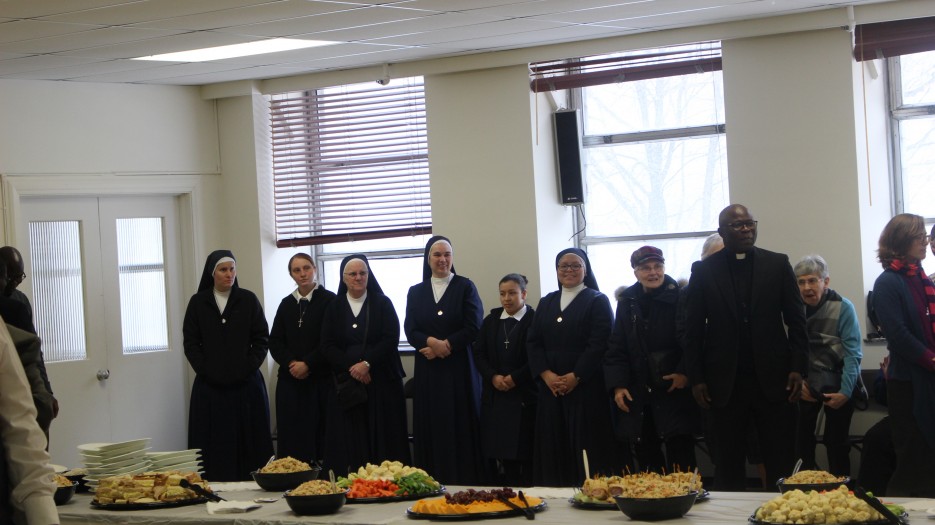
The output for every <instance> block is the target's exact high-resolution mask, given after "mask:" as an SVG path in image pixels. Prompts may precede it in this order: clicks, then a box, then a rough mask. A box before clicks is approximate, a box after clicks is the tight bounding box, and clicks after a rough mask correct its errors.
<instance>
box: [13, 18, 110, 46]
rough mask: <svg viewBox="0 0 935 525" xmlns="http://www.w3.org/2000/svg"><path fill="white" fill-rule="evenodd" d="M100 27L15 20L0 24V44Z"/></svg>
mask: <svg viewBox="0 0 935 525" xmlns="http://www.w3.org/2000/svg"><path fill="white" fill-rule="evenodd" d="M101 27H102V26H97V25H87V24H81V25H78V24H61V23H58V22H37V21H35V20H16V21H13V22H4V23H0V42H17V41H21V40H33V39H37V38H46V37H53V36H60V35H70V34H74V33H81V32H84V31H91V30H93V29H99V28H101Z"/></svg>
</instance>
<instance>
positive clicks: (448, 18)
mask: <svg viewBox="0 0 935 525" xmlns="http://www.w3.org/2000/svg"><path fill="white" fill-rule="evenodd" d="M495 20H496V19H493V18H489V17H482V16H476V15H465V14H461V13H440V14H437V15H432V16H426V17H422V18H415V19H410V20H400V21H397V22H389V23H385V24H376V25H368V26H359V27H349V28H343V29H333V30H327V31H320V32H314V33H305V34H300V35H295V37H296V38H317V39H321V40H338V41H342V42H351V41H361V42H367V41H372V40H377V39H380V38H386V37H391V36H402V35H409V34H416V33H426V32H430V31H443V30H446V29H450V28H453V27H463V26H473V25H480V24H484V23H487V22H493V21H495Z"/></svg>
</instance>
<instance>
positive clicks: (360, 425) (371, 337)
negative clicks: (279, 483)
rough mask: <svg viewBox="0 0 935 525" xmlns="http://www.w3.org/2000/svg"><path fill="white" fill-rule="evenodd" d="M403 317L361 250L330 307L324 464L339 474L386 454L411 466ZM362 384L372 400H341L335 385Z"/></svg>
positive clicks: (345, 268)
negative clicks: (401, 330) (401, 344)
mask: <svg viewBox="0 0 935 525" xmlns="http://www.w3.org/2000/svg"><path fill="white" fill-rule="evenodd" d="M398 348H399V317H398V316H397V315H396V309H395V308H394V307H393V303H392V302H391V301H390V299H389V297H387V296H386V295H384V294H383V289H382V288H380V283H378V282H377V278H376V277H375V276H374V275H373V272H372V271H371V270H370V262H369V261H368V260H367V257H366V256H364V255H362V254H359V253H357V254H353V255H349V256H347V257H345V258H344V260H343V261H341V284H340V285H339V286H338V294H337V297H336V298H335V299H334V301H332V302H331V304H330V305H329V306H328V308H327V310H326V311H325V317H324V322H323V325H322V335H321V352H322V355H323V356H324V357H325V359H326V360H327V361H328V362H329V363H330V364H331V369H332V370H333V371H334V379H333V381H332V382H331V387H330V388H329V402H328V404H329V410H328V421H327V423H326V426H327V428H328V432H327V434H326V437H325V468H332V469H334V470H335V472H338V473H339V474H341V475H346V474H347V473H348V472H356V471H357V469H358V468H359V467H361V466H363V465H365V464H366V463H380V462H381V461H383V460H390V461H400V462H402V463H403V464H406V465H409V464H411V460H410V454H409V434H408V428H407V423H406V421H407V419H406V398H405V396H404V394H403V377H405V375H406V374H405V372H404V371H403V365H402V362H401V361H400V359H399V349H398ZM348 381H349V382H351V383H358V384H357V385H355V387H357V388H360V386H359V385H364V386H363V390H365V391H366V393H367V394H366V398H365V399H363V398H361V399H358V401H359V402H358V403H357V404H354V405H353V406H342V405H343V403H342V401H341V400H340V399H339V398H338V393H337V389H336V386H337V385H339V384H341V383H343V382H348Z"/></svg>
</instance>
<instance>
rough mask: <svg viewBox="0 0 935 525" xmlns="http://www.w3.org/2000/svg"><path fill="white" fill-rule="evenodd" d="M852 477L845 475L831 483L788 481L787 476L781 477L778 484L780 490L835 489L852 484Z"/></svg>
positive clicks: (819, 490)
mask: <svg viewBox="0 0 935 525" xmlns="http://www.w3.org/2000/svg"><path fill="white" fill-rule="evenodd" d="M850 483H851V478H849V477H847V476H845V477H844V479H843V480H842V481H833V482H831V483H786V478H779V481H777V482H776V486H777V487H779V492H788V491H790V490H795V489H799V490H801V491H802V492H808V491H810V490H815V491H818V492H821V491H823V490H834V489H836V488H838V487H840V486H841V485H848V486H850Z"/></svg>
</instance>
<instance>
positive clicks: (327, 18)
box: [220, 7, 432, 37]
mask: <svg viewBox="0 0 935 525" xmlns="http://www.w3.org/2000/svg"><path fill="white" fill-rule="evenodd" d="M431 15H432V13H427V12H422V11H413V10H409V9H392V8H384V7H367V8H361V9H355V10H352V11H340V12H334V13H328V14H323V15H317V16H305V17H298V18H292V19H289V20H278V21H275V22H267V23H262V24H253V25H247V26H238V27H233V28H227V29H223V30H220V31H224V32H233V33H236V34H241V35H256V36H265V37H291V36H295V35H303V34H306V35H307V34H312V33H319V32H323V31H333V30H337V29H347V28H359V27H371V26H376V25H379V24H387V23H393V22H400V21H405V20H416V19H419V20H424V19H426V18H429V19H430V18H431Z"/></svg>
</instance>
